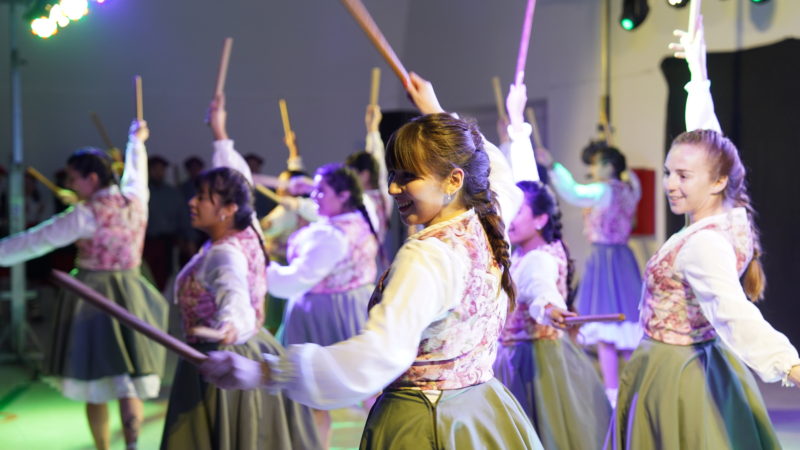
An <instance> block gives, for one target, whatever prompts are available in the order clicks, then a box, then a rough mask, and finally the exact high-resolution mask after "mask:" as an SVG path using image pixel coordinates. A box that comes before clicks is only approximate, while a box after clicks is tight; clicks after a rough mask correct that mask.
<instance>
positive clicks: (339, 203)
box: [311, 175, 350, 217]
mask: <svg viewBox="0 0 800 450" xmlns="http://www.w3.org/2000/svg"><path fill="white" fill-rule="evenodd" d="M311 198H312V199H313V200H314V202H316V204H317V212H318V213H319V214H320V215H321V216H325V217H334V216H338V215H339V214H342V213H344V212H346V211H347V207H346V205H347V201H348V200H349V199H350V192H349V191H342V192H338V193H337V192H336V191H335V190H334V189H333V188H332V187H331V186H330V185H329V184H328V183H327V182H326V181H325V178H324V177H322V175H317V176H315V177H314V190H313V191H311Z"/></svg>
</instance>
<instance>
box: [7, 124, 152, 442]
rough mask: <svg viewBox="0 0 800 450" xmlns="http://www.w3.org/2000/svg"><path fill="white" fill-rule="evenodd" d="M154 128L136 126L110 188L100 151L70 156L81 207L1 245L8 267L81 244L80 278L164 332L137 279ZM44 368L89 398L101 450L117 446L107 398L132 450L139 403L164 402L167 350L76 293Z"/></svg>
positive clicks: (60, 314)
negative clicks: (149, 144)
mask: <svg viewBox="0 0 800 450" xmlns="http://www.w3.org/2000/svg"><path fill="white" fill-rule="evenodd" d="M149 135H150V132H149V130H148V128H147V124H146V123H145V122H144V121H141V122H140V121H135V120H134V121H133V123H132V124H131V128H130V135H129V140H128V146H127V149H126V150H125V172H124V173H123V175H122V181H121V183H120V185H119V186H118V185H117V184H115V183H114V182H113V179H114V175H113V173H112V171H111V160H110V158H108V156H107V155H106V154H105V152H102V151H100V150H97V149H94V148H84V149H80V150H77V151H76V152H75V153H73V154H72V156H70V157H69V159H68V160H67V169H66V170H67V185H68V187H69V188H70V189H71V190H72V191H74V192H75V194H76V195H77V198H78V199H79V200H80V202H79V203H77V204H75V205H74V206H72V207H70V208H68V209H67V210H66V211H64V212H63V213H61V214H58V215H56V216H55V217H53V218H51V219H49V220H47V221H45V222H42V223H41V224H39V225H37V226H36V227H33V228H31V229H30V230H27V231H25V232H23V233H20V234H17V235H14V236H11V237H8V238H6V239H3V240H2V241H0V265H3V266H11V265H14V264H17V263H19V262H22V261H26V260H28V259H31V258H35V257H38V256H41V255H44V254H46V253H49V252H51V251H53V250H55V249H57V248H60V247H64V246H66V245H69V244H71V243H73V242H74V243H76V245H77V247H78V257H77V259H76V263H75V265H76V266H77V269H76V271H75V272H74V273H73V274H74V276H75V277H76V278H78V279H79V280H81V281H82V282H84V283H86V284H87V285H89V286H90V287H91V288H93V289H94V290H96V291H98V292H100V293H101V294H103V295H104V296H106V297H107V298H109V299H111V300H113V301H114V302H116V303H117V304H119V305H121V306H123V307H125V308H126V309H127V310H128V311H130V312H131V313H133V314H134V315H136V316H137V317H139V318H141V319H143V320H145V321H146V322H148V323H150V324H152V325H154V326H156V327H158V328H160V329H165V328H166V326H167V323H166V321H167V303H166V301H165V300H164V298H163V297H162V296H161V294H160V293H159V292H158V291H157V290H156V289H155V288H154V287H153V286H152V285H150V284H149V283H148V282H147V281H145V279H144V278H142V276H141V274H140V273H139V266H140V265H141V260H142V245H143V242H144V230H145V228H146V225H147V200H148V197H149V192H148V189H147V154H146V152H145V147H144V143H145V141H146V140H147V138H148V137H149ZM57 308H58V309H57V312H56V322H55V324H56V327H55V331H54V335H53V340H52V345H51V348H50V354H49V356H48V360H47V361H46V363H45V372H46V373H49V374H52V375H54V376H55V377H57V379H58V387H59V388H60V390H61V392H62V393H63V394H64V396H65V397H67V398H70V399H73V400H78V401H83V402H86V415H87V417H88V419H89V427H90V428H91V431H92V437H93V438H94V443H95V446H96V447H97V448H98V449H107V448H109V445H110V434H109V425H108V407H107V405H106V403H107V402H109V401H110V400H113V399H119V408H120V416H121V418H122V427H123V431H124V435H125V443H126V445H127V446H128V448H136V440H137V437H138V434H139V428H140V426H141V424H142V419H143V406H142V399H148V398H154V397H157V396H158V391H159V389H160V387H161V379H160V375H159V374H160V373H161V371H162V370H163V366H164V350H163V348H162V347H160V346H159V345H157V344H155V343H154V342H152V341H150V340H149V339H147V338H146V337H144V336H143V335H141V334H139V333H136V332H134V331H132V330H130V329H128V328H126V327H121V326H120V325H119V323H118V322H117V321H115V320H112V319H111V318H110V317H109V316H108V315H106V314H104V313H103V312H101V311H100V310H98V309H96V308H94V307H93V306H91V305H90V304H87V303H85V302H84V301H83V300H81V299H80V298H79V297H78V296H77V295H75V294H72V293H71V292H68V291H62V292H61V293H60V294H59V298H58V307H57Z"/></svg>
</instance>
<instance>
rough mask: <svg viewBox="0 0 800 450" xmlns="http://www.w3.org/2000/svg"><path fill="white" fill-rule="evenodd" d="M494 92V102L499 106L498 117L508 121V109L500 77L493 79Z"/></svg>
mask: <svg viewBox="0 0 800 450" xmlns="http://www.w3.org/2000/svg"><path fill="white" fill-rule="evenodd" d="M492 90H493V91H494V102H495V104H496V105H497V116H498V117H500V118H501V119H503V120H508V115H507V114H506V108H505V106H504V105H503V88H501V87H500V77H492Z"/></svg>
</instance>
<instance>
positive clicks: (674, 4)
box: [667, 0, 689, 8]
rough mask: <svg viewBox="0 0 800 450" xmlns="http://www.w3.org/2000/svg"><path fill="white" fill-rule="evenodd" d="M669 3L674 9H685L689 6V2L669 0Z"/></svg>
mask: <svg viewBox="0 0 800 450" xmlns="http://www.w3.org/2000/svg"><path fill="white" fill-rule="evenodd" d="M667 3H668V4H669V6H672V7H674V8H683V7H684V6H686V5H688V4H689V0H667Z"/></svg>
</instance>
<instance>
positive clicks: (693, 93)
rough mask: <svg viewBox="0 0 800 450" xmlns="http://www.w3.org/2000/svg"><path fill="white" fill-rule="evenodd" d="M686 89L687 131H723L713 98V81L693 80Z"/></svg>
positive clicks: (687, 84)
mask: <svg viewBox="0 0 800 450" xmlns="http://www.w3.org/2000/svg"><path fill="white" fill-rule="evenodd" d="M684 89H686V93H687V94H688V95H687V96H686V131H694V130H704V129H707V130H714V131H718V132H720V133H722V127H721V126H720V125H719V120H717V115H716V114H715V113H714V100H713V99H712V98H711V81H709V80H692V81H690V82H688V83H686V85H685V86H684Z"/></svg>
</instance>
